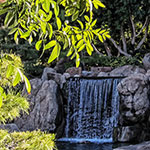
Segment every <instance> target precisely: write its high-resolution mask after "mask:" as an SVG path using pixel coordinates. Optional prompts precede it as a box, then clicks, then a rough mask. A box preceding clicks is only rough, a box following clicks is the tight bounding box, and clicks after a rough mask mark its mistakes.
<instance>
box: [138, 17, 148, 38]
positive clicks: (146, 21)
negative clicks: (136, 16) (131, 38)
mask: <svg viewBox="0 0 150 150" xmlns="http://www.w3.org/2000/svg"><path fill="white" fill-rule="evenodd" d="M148 18H149V16H147V17H146V20H145V23H144V25H143V26H142V28H141V30H140V31H139V32H138V34H136V37H138V36H139V35H140V34H141V33H142V31H143V29H144V28H145V27H146V25H147V23H148Z"/></svg>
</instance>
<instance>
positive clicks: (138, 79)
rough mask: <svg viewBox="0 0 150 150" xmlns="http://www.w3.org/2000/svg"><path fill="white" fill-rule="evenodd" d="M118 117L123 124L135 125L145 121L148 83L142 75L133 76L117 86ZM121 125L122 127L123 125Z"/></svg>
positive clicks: (148, 103) (147, 103)
mask: <svg viewBox="0 0 150 150" xmlns="http://www.w3.org/2000/svg"><path fill="white" fill-rule="evenodd" d="M118 92H119V94H120V115H121V118H122V120H123V124H124V125H125V124H127V125H130V124H135V123H138V122H141V121H143V120H144V119H145V116H146V114H147V113H148V112H149V105H150V102H149V98H148V93H149V82H148V80H147V76H146V75H144V74H140V73H138V74H134V75H131V76H129V77H127V78H124V79H123V80H122V81H121V82H120V83H119V84H118ZM123 124H122V125H123Z"/></svg>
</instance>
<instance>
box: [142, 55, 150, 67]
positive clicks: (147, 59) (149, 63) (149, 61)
mask: <svg viewBox="0 0 150 150" xmlns="http://www.w3.org/2000/svg"><path fill="white" fill-rule="evenodd" d="M143 65H144V68H145V69H146V70H148V69H150V53H147V54H146V55H145V56H144V58H143Z"/></svg>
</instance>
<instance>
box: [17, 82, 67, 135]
mask: <svg viewBox="0 0 150 150" xmlns="http://www.w3.org/2000/svg"><path fill="white" fill-rule="evenodd" d="M40 81H41V80H40V79H34V80H32V81H31V85H32V87H34V88H32V92H31V95H30V96H29V97H28V99H29V102H30V104H31V106H30V110H29V114H22V116H21V117H20V118H18V119H16V120H15V124H16V125H17V126H18V127H19V128H20V130H21V131H27V130H29V131H32V130H35V129H40V130H42V131H48V132H56V133H57V134H58V135H60V134H62V133H60V130H59V131H58V129H59V127H60V126H63V122H64V121H63V106H62V105H63V102H62V96H61V94H60V90H59V86H58V84H57V83H56V82H55V81H53V80H45V81H44V82H40ZM37 83H39V86H37V87H36V85H37ZM40 83H41V84H40ZM58 132H59V133H58ZM61 132H62V131H61Z"/></svg>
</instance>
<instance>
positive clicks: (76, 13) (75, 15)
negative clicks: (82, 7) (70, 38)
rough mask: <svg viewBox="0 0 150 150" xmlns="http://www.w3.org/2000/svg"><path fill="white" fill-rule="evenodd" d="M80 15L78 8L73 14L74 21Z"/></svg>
mask: <svg viewBox="0 0 150 150" xmlns="http://www.w3.org/2000/svg"><path fill="white" fill-rule="evenodd" d="M78 17H79V10H77V11H76V12H75V13H74V14H73V15H72V21H75V20H76V19H77V18H78Z"/></svg>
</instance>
